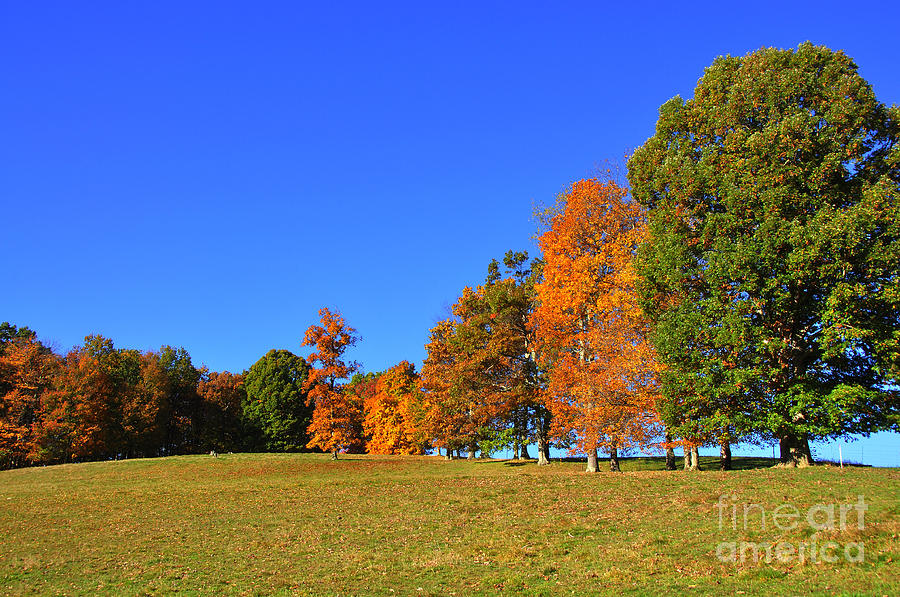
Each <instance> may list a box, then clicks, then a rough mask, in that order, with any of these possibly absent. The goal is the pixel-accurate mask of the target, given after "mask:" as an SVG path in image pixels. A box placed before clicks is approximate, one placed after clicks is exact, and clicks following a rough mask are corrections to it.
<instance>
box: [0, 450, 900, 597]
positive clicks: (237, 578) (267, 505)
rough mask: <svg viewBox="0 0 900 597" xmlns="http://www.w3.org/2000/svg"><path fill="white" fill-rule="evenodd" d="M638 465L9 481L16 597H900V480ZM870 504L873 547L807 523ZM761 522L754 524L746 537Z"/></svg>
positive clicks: (865, 472) (10, 584)
mask: <svg viewBox="0 0 900 597" xmlns="http://www.w3.org/2000/svg"><path fill="white" fill-rule="evenodd" d="M622 462H623V469H624V471H625V472H624V473H623V474H613V473H602V474H597V475H587V474H582V473H581V472H580V471H581V470H582V469H583V464H581V463H575V462H561V463H556V462H555V463H554V464H553V465H551V466H549V467H537V466H536V465H535V464H534V463H532V462H528V463H513V462H505V461H497V460H491V461H474V462H467V461H453V462H447V461H444V460H440V459H438V458H433V457H374V456H346V457H343V458H342V459H341V460H339V461H337V462H331V461H329V460H328V456H327V455H310V454H302V455H301V454H227V455H220V456H219V457H218V458H213V457H211V456H184V457H171V458H162V459H146V460H131V461H120V462H99V463H87V464H74V465H60V466H52V467H45V468H31V469H20V470H11V471H3V472H0V536H3V537H4V540H3V542H2V544H0V592H2V593H4V594H13V595H16V594H42V595H49V594H87V593H90V594H116V595H120V594H124V595H139V594H154V595H155V594H172V593H182V594H199V595H211V594H245V595H253V594H271V593H277V594H365V595H369V594H376V595H379V594H384V595H389V594H422V595H428V594H434V595H468V594H473V593H488V594H493V593H499V592H510V593H527V594H573V593H574V594H586V593H600V594H646V593H691V594H724V593H739V592H744V593H745V594H795V593H797V591H798V590H802V592H804V593H819V594H842V593H854V594H858V593H860V594H873V595H884V594H890V593H893V592H894V591H895V590H896V588H897V586H898V585H900V565H898V563H897V560H898V559H900V547H898V541H897V537H898V534H900V504H898V499H897V497H898V496H897V487H898V486H900V471H898V470H897V469H863V468H845V469H837V468H831V467H814V468H811V469H800V470H790V469H774V468H769V467H768V466H763V467H761V468H750V469H748V470H738V471H731V472H727V473H725V472H718V471H704V472H699V473H685V472H683V471H677V472H665V471H662V470H660V469H661V468H662V465H661V462H660V461H659V460H654V459H634V460H628V459H625V460H623V461H622ZM765 464H767V463H765V462H763V461H760V460H750V459H736V465H738V466H751V467H752V466H761V465H765ZM723 494H724V495H726V496H732V495H733V496H734V497H726V498H724V499H725V501H724V502H720V496H723ZM860 495H862V496H864V502H865V504H866V506H867V507H868V510H866V512H865V518H864V528H863V529H859V528H857V526H858V525H857V520H858V519H857V512H856V511H855V510H847V511H845V513H846V516H845V522H846V524H845V527H846V528H845V529H844V530H841V529H840V528H838V529H836V530H832V531H827V530H825V531H821V532H818V534H817V535H815V533H816V531H815V529H813V528H812V526H811V525H810V524H809V523H808V522H807V521H806V520H805V517H806V514H807V513H809V509H810V508H811V507H813V506H816V505H817V504H819V505H821V506H822V507H821V508H818V509H817V511H816V512H814V513H813V520H814V521H815V522H816V524H819V523H820V522H824V521H825V519H826V518H827V515H828V507H829V506H831V505H839V504H857V503H858V496H860ZM720 503H724V506H719V505H717V504H720ZM732 504H734V505H736V506H737V509H736V510H732V508H731V506H732ZM783 504H786V505H787V506H785V507H784V508H782V510H780V511H779V512H781V513H782V514H784V512H787V511H789V510H790V506H793V507H795V508H796V511H797V512H800V516H799V520H800V524H798V525H797V528H796V529H795V530H787V531H782V530H778V529H777V528H776V527H775V524H774V522H775V519H774V518H773V516H772V515H773V512H774V510H775V508H776V507H778V506H779V505H783ZM744 505H756V506H751V507H750V510H749V518H748V520H747V523H748V524H747V530H746V531H744V530H743V526H744V520H743V506H744ZM763 510H764V511H765V518H766V520H765V524H766V528H765V530H763V528H762V524H761V519H760V512H761V511H763ZM834 511H835V516H836V520H835V522H836V525H837V526H838V527H840V518H839V513H840V508H839V507H838V506H835V510H834ZM733 512H736V513H737V525H736V526H737V527H738V530H737V531H735V530H733V529H732V519H731V518H730V517H731V515H732V513H733ZM784 520H785V519H784V518H782V519H781V521H784ZM720 522H722V524H721V527H722V528H720ZM782 526H787V525H784V524H782ZM829 540H833V541H835V542H836V543H837V548H835V549H831V551H828V550H826V551H825V555H826V556H831V555H834V556H835V557H836V559H837V560H838V561H837V562H835V563H827V562H822V561H819V562H818V563H812V562H810V561H806V562H805V563H800V562H799V561H798V559H799V558H798V556H797V555H796V554H795V555H794V556H793V557H788V558H785V559H789V560H790V561H789V562H786V563H779V562H777V561H773V562H772V563H765V562H758V563H753V562H752V561H745V562H743V563H740V562H720V561H719V558H717V550H718V553H719V555H720V556H721V555H722V554H727V552H728V548H727V547H725V548H723V547H722V545H723V544H725V545H727V544H728V543H729V542H740V541H748V542H753V543H755V544H757V545H758V546H764V545H770V544H773V543H775V542H779V541H781V542H785V544H787V545H793V546H798V545H801V544H803V545H805V546H806V550H807V553H808V551H809V549H810V547H809V545H811V544H812V543H813V542H815V544H816V546H817V547H816V550H817V552H818V553H819V555H821V554H822V547H823V546H824V545H826V542H827V541H829ZM860 543H862V544H864V561H863V562H861V563H848V562H846V561H845V559H846V558H845V556H844V551H843V548H844V547H845V546H847V545H849V544H860ZM832 547H834V546H832ZM785 549H787V548H783V552H782V553H783V555H784V554H785V553H786V552H785V551H784V550H785ZM853 550H856V551H853ZM851 551H852V554H851V555H852V556H853V557H856V555H857V554H858V553H859V551H858V549H857V548H856V547H853V548H851ZM748 553H749V552H748ZM762 557H763V558H764V557H765V555H764V553H763V556H762ZM799 587H803V588H802V589H799Z"/></svg>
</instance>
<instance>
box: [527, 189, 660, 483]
mask: <svg viewBox="0 0 900 597" xmlns="http://www.w3.org/2000/svg"><path fill="white" fill-rule="evenodd" d="M547 219H548V224H549V228H548V229H547V230H546V231H545V232H544V233H543V235H542V236H541V237H540V239H539V244H540V247H541V250H542V251H543V255H544V260H545V266H544V271H543V280H542V282H541V283H539V284H538V285H537V297H538V303H539V305H538V307H537V309H536V310H535V312H534V314H533V317H532V325H533V326H534V329H535V332H536V336H537V341H538V343H539V345H540V347H541V357H542V359H543V360H544V362H545V364H546V365H547V367H548V369H549V383H548V389H547V393H546V403H547V405H548V407H549V408H550V409H551V411H552V412H553V417H554V429H555V431H556V435H557V436H558V437H561V438H566V437H568V438H569V439H570V440H572V441H574V451H577V452H582V453H586V454H587V455H588V470H594V471H595V470H596V469H597V449H598V448H599V449H601V450H604V451H607V452H608V453H609V454H610V466H611V468H612V469H613V470H618V450H619V449H623V448H629V447H632V446H636V445H646V444H647V443H649V442H650V441H651V440H652V439H653V437H654V435H655V434H656V433H657V418H656V415H655V411H654V405H655V400H656V397H657V381H656V378H657V375H656V374H657V362H656V359H655V356H654V353H653V351H652V349H651V347H650V345H649V344H648V342H647V339H646V332H647V328H646V323H645V321H644V318H643V315H642V313H641V311H640V309H639V307H638V304H637V299H636V294H635V290H634V283H635V273H634V270H633V268H632V265H631V264H632V259H633V256H634V252H635V250H636V248H637V246H638V244H639V243H640V242H641V240H642V238H643V237H644V234H645V218H644V214H643V212H642V211H641V208H640V206H639V205H638V204H637V203H635V202H633V201H630V200H629V199H628V196H627V191H626V190H625V189H624V188H622V187H620V186H618V185H616V184H615V183H614V182H611V181H610V182H601V181H599V180H597V179H589V180H581V181H578V182H576V183H575V184H573V185H572V187H571V188H570V189H569V190H568V191H567V192H565V193H563V194H561V195H560V197H559V200H558V203H557V205H556V206H555V207H554V208H551V210H549V212H548V214H547Z"/></svg>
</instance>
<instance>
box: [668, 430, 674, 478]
mask: <svg viewBox="0 0 900 597" xmlns="http://www.w3.org/2000/svg"><path fill="white" fill-rule="evenodd" d="M666 470H667V471H674V470H675V450H673V449H672V435H671V434H670V433H669V432H668V431H667V432H666Z"/></svg>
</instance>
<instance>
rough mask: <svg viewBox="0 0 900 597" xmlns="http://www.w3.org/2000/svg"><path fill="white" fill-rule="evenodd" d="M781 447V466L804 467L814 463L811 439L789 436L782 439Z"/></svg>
mask: <svg viewBox="0 0 900 597" xmlns="http://www.w3.org/2000/svg"><path fill="white" fill-rule="evenodd" d="M779 446H780V448H781V466H788V467H798V466H800V467H803V466H809V465H811V464H812V463H813V457H812V451H811V450H810V449H809V438H807V437H805V436H804V437H798V436H796V435H793V434H788V435H785V436H784V437H782V438H781V440H780V441H779Z"/></svg>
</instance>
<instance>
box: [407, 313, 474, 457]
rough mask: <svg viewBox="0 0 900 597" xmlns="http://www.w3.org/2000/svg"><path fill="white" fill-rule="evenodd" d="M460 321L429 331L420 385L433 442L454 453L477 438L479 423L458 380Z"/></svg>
mask: <svg viewBox="0 0 900 597" xmlns="http://www.w3.org/2000/svg"><path fill="white" fill-rule="evenodd" d="M455 332H456V322H455V321H454V320H453V319H444V320H441V321H439V322H438V323H437V324H435V326H434V327H433V328H432V329H431V330H430V332H429V340H428V343H427V344H426V345H425V350H426V353H427V356H426V358H425V362H424V363H423V364H422V372H421V374H420V376H419V387H420V389H421V390H422V392H423V395H422V423H421V426H422V428H423V429H424V432H425V433H426V434H427V435H428V437H430V438H431V442H432V446H434V447H435V448H438V450H440V449H442V448H443V449H445V450H446V455H447V458H448V459H451V458H452V457H453V453H454V452H456V451H458V450H460V449H462V448H463V447H466V446H471V445H472V443H473V442H474V441H475V434H476V431H477V423H476V422H475V421H473V417H472V401H471V399H470V397H469V396H467V395H466V393H465V392H464V390H463V389H462V388H460V385H459V384H458V380H459V374H458V372H457V366H458V365H459V355H458V352H457V350H456V348H455V347H454V345H453V342H452V340H453V337H454V335H455Z"/></svg>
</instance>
